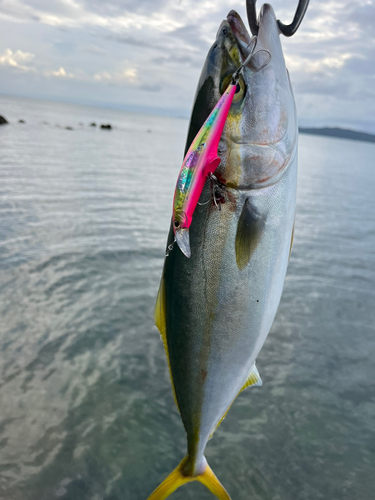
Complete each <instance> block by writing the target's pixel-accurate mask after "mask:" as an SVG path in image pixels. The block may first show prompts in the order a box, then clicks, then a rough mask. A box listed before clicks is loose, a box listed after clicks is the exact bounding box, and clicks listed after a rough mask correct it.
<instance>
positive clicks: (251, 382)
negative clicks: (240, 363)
mask: <svg viewBox="0 0 375 500" xmlns="http://www.w3.org/2000/svg"><path fill="white" fill-rule="evenodd" d="M257 385H258V386H261V385H263V382H262V379H261V378H260V375H259V372H258V369H257V367H256V366H255V363H254V364H253V366H252V368H251V370H250V373H249V376H248V377H247V379H246V382H245V383H244V385H243V387H242V389H241V390H240V392H242V391H243V390H244V389H246V387H251V386H257ZM240 392H239V393H238V394H240ZM238 394H237V395H238Z"/></svg>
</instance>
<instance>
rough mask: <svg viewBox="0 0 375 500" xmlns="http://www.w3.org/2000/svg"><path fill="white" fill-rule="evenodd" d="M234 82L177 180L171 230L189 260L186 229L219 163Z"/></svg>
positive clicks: (234, 86)
mask: <svg viewBox="0 0 375 500" xmlns="http://www.w3.org/2000/svg"><path fill="white" fill-rule="evenodd" d="M236 87H237V82H236V81H232V83H230V85H228V88H227V89H226V91H225V92H224V94H223V95H222V96H221V98H220V100H219V102H218V103H217V104H216V106H215V107H214V109H213V110H212V112H211V114H210V116H209V117H208V118H207V120H206V121H205V122H204V124H203V125H202V127H201V129H200V130H199V132H198V134H197V135H196V137H195V139H194V140H193V142H192V144H191V146H190V148H189V150H188V152H187V153H186V156H185V158H184V161H183V163H182V167H181V170H180V173H179V176H178V179H177V184H176V190H175V193H174V200H173V230H174V235H175V240H176V242H177V244H178V246H179V247H180V249H181V251H182V252H183V253H184V254H185V255H186V257H190V240H189V227H190V224H191V221H192V218H193V213H194V210H195V207H196V206H197V204H198V201H199V198H200V195H201V193H202V191H203V187H204V184H205V182H206V179H207V177H208V176H209V175H210V174H212V173H213V172H214V171H215V170H216V169H217V167H218V166H219V163H220V158H219V157H218V154H217V150H218V147H219V141H220V137H221V134H222V133H223V129H224V125H225V122H226V119H227V116H228V113H229V109H230V107H231V104H232V101H233V97H234V94H235V93H236Z"/></svg>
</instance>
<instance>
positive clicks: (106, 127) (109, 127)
mask: <svg viewBox="0 0 375 500" xmlns="http://www.w3.org/2000/svg"><path fill="white" fill-rule="evenodd" d="M100 128H104V129H107V130H112V125H110V124H109V123H108V124H107V125H104V124H103V123H102V124H101V125H100Z"/></svg>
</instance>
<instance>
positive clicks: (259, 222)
mask: <svg viewBox="0 0 375 500" xmlns="http://www.w3.org/2000/svg"><path fill="white" fill-rule="evenodd" d="M265 223H266V217H265V215H261V214H259V212H258V211H257V209H256V208H255V207H254V206H253V205H252V204H251V202H250V200H249V199H247V200H246V201H245V203H244V206H243V209H242V212H241V215H240V218H239V219H238V225H237V233H236V241H235V250H236V262H237V266H238V269H240V270H242V269H244V268H245V267H246V266H247V264H248V263H249V260H250V257H251V256H252V254H253V253H254V251H255V249H256V247H257V245H258V243H259V242H260V240H261V237H262V235H263V231H264V226H265Z"/></svg>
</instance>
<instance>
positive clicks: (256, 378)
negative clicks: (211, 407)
mask: <svg viewBox="0 0 375 500" xmlns="http://www.w3.org/2000/svg"><path fill="white" fill-rule="evenodd" d="M261 385H263V382H262V379H261V378H260V375H259V372H258V369H257V367H256V366H255V363H254V364H253V366H252V367H251V370H250V373H249V375H248V377H247V379H246V382H245V383H244V385H243V386H242V387H241V390H240V391H239V393H238V394H237V396H238V395H239V394H241V392H242V391H243V390H245V389H246V388H247V387H252V386H254V387H255V386H261ZM237 396H236V397H235V398H234V400H233V401H232V402H231V404H230V406H229V408H228V409H227V411H226V412H225V413H224V415H223V416H222V417H221V419H220V420H219V422H218V423H217V424H216V427H215V429H214V430H213V431H212V433H211V435H210V439H211V438H212V436H213V435H214V432H215V431H216V429H218V428H219V427H220V424H221V422H222V421H223V420H224V418H225V417H226V416H227V413H228V411H229V410H230V407H231V406H232V404H233V403H234V401H235V400H236V398H237Z"/></svg>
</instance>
